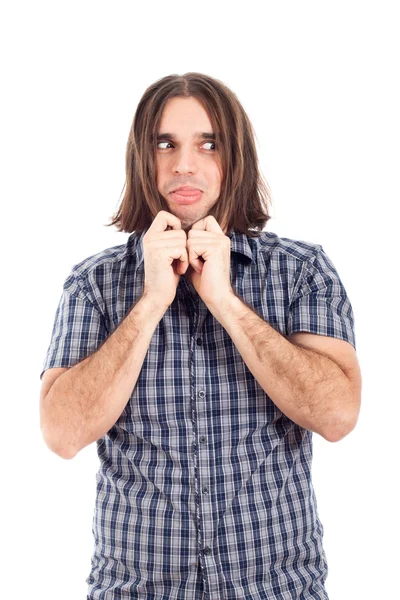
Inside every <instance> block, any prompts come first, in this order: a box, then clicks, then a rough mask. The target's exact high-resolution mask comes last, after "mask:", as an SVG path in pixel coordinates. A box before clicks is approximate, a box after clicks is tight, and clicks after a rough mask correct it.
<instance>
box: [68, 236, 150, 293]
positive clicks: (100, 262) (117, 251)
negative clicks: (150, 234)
mask: <svg viewBox="0 0 400 600" xmlns="http://www.w3.org/2000/svg"><path fill="white" fill-rule="evenodd" d="M139 237H140V235H139V234H136V233H135V232H134V233H131V234H130V235H129V237H128V238H127V240H126V241H125V243H123V244H118V245H116V246H111V247H109V248H105V249H104V250H101V251H99V252H96V253H94V254H91V255H89V256H87V257H86V258H84V259H82V260H81V261H79V262H77V263H75V264H73V265H72V268H71V271H70V273H69V275H68V277H67V278H66V280H65V282H64V290H66V291H67V292H69V293H70V294H72V295H75V296H76V295H78V296H80V297H85V298H86V299H88V300H89V301H90V302H92V303H93V304H95V305H96V304H98V305H100V304H101V303H102V300H101V298H102V297H103V290H111V288H113V286H114V283H115V281H118V280H119V279H120V276H121V275H123V274H124V273H125V272H126V270H127V269H130V268H131V265H132V264H133V265H134V264H135V262H136V260H137V256H136V255H137V243H138V239H139ZM107 293H109V292H107Z"/></svg>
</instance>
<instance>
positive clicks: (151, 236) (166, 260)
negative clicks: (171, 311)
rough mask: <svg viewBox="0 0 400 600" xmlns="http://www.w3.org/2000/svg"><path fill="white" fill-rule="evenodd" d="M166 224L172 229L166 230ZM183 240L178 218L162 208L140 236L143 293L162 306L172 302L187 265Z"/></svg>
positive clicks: (184, 233) (184, 238)
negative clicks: (141, 243) (143, 277)
mask: <svg viewBox="0 0 400 600" xmlns="http://www.w3.org/2000/svg"><path fill="white" fill-rule="evenodd" d="M168 226H169V227H172V229H170V230H167V227H168ZM186 244H187V236H186V232H185V231H184V230H183V229H182V228H181V222H180V220H179V219H178V217H176V216H175V215H173V214H171V213H169V212H167V211H165V210H161V211H160V212H159V213H158V214H157V216H156V217H155V219H154V221H153V222H152V224H151V226H150V228H149V229H148V230H147V232H146V234H145V235H144V237H143V256H144V274H145V281H144V289H143V294H146V295H148V296H152V297H154V299H155V300H156V302H158V303H159V304H163V305H165V306H166V307H168V306H169V305H170V304H172V302H173V300H174V298H175V295H176V288H177V286H178V283H179V280H180V277H181V275H183V274H184V273H186V270H187V268H188V266H189V258H188V253H187V248H186ZM174 261H175V262H174ZM174 265H176V268H174Z"/></svg>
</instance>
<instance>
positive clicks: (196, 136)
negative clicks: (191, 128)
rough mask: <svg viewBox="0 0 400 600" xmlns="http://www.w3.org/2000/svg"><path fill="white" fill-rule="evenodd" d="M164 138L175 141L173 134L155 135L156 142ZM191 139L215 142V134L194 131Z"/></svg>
mask: <svg viewBox="0 0 400 600" xmlns="http://www.w3.org/2000/svg"><path fill="white" fill-rule="evenodd" d="M164 138H168V139H170V140H176V138H177V136H176V135H175V134H174V133H157V140H161V139H164ZM193 139H203V140H215V139H216V135H215V133H211V132H209V131H196V132H195V133H194V134H193Z"/></svg>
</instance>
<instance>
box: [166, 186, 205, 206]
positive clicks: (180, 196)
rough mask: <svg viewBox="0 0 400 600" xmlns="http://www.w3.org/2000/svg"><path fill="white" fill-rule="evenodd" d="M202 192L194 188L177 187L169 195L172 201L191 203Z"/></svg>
mask: <svg viewBox="0 0 400 600" xmlns="http://www.w3.org/2000/svg"><path fill="white" fill-rule="evenodd" d="M202 195H203V192H202V191H201V190H196V189H194V188H190V189H182V188H181V189H179V190H177V191H174V192H171V196H172V199H173V201H174V202H176V203H177V204H193V203H194V202H197V201H198V200H200V198H201V197H202Z"/></svg>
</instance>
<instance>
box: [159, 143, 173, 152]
mask: <svg viewBox="0 0 400 600" xmlns="http://www.w3.org/2000/svg"><path fill="white" fill-rule="evenodd" d="M160 144H171V142H158V143H157V148H159V147H160ZM160 150H166V148H160Z"/></svg>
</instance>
